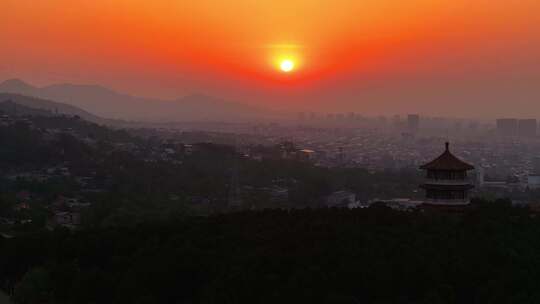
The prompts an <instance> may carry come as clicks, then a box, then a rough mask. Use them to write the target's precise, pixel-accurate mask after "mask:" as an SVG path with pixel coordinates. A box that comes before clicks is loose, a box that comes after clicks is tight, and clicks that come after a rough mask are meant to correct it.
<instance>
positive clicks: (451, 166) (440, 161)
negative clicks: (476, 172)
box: [420, 142, 474, 171]
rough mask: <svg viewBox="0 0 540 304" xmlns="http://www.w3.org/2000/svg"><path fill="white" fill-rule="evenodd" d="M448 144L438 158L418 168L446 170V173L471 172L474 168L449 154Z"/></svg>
mask: <svg viewBox="0 0 540 304" xmlns="http://www.w3.org/2000/svg"><path fill="white" fill-rule="evenodd" d="M449 145H450V144H449V143H448V142H447V143H446V149H445V151H444V152H443V154H441V155H440V156H439V157H437V158H436V159H434V160H432V161H431V162H429V163H427V164H425V165H422V166H420V169H422V170H447V171H468V170H473V169H474V166H473V165H471V164H468V163H466V162H464V161H462V160H461V159H459V158H457V157H456V156H454V154H452V153H450V149H449Z"/></svg>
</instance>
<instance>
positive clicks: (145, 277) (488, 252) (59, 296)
mask: <svg viewBox="0 0 540 304" xmlns="http://www.w3.org/2000/svg"><path fill="white" fill-rule="evenodd" d="M473 204H474V206H475V207H474V208H471V209H468V211H467V212H465V213H463V214H459V215H455V214H454V215H443V214H428V213H426V212H411V213H404V212H396V211H392V210H390V209H387V208H385V207H382V206H379V205H377V204H375V205H374V206H372V207H370V208H367V209H356V210H342V209H319V210H311V209H304V210H291V211H285V210H267V211H260V212H240V213H233V214H228V215H216V216H210V217H188V218H182V219H181V218H179V219H174V220H170V221H166V222H155V223H152V224H149V223H147V224H144V225H140V226H137V227H135V228H108V229H99V230H81V231H77V232H70V231H67V230H62V229H58V230H55V231H53V232H44V233H36V234H29V235H25V236H21V237H17V238H13V239H9V240H8V239H3V240H1V243H0V274H1V278H0V282H2V287H3V288H4V290H7V291H14V296H13V299H14V300H15V301H16V302H17V303H537V302H538V301H539V300H540V290H539V289H538V288H537V283H538V282H539V281H540V264H539V263H538V262H537V261H538V256H540V239H539V238H538V235H539V234H540V221H539V220H538V219H537V218H535V216H534V215H532V214H531V213H529V211H528V210H526V209H520V208H512V207H510V204H509V203H508V202H505V201H498V202H483V201H475V202H473Z"/></svg>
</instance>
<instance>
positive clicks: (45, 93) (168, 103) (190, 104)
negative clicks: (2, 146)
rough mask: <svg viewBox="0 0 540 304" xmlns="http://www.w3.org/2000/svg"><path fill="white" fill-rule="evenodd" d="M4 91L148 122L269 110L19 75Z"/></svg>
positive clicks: (248, 116) (232, 117) (249, 116)
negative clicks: (41, 83) (40, 82)
mask: <svg viewBox="0 0 540 304" xmlns="http://www.w3.org/2000/svg"><path fill="white" fill-rule="evenodd" d="M0 92H6V93H15V94H21V95H27V96H32V97H37V98H42V99H50V100H55V101H59V102H62V103H65V104H69V105H72V106H75V107H78V108H81V109H84V110H85V111H88V112H91V113H94V114H96V115H99V116H101V117H106V118H114V119H124V120H138V121H143V122H144V121H145V122H177V121H238V120H244V121H245V120H255V119H260V118H263V117H268V116H269V115H270V114H269V112H267V111H265V110H262V109H259V108H256V107H252V106H248V105H245V104H241V103H236V102H230V101H226V100H222V99H220V98H215V97H211V96H207V95H201V94H195V95H189V96H185V97H183V98H180V99H177V100H162V99H154V98H143V97H137V96H131V95H128V94H123V93H118V92H116V91H113V90H111V89H108V88H105V87H102V86H98V85H77V84H55V85H50V86H45V87H35V86H32V85H30V84H28V83H25V82H24V81H22V80H19V79H11V80H6V81H4V82H3V83H0Z"/></svg>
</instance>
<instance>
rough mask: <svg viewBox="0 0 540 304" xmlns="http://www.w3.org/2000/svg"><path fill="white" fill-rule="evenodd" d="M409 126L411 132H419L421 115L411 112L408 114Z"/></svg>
mask: <svg viewBox="0 0 540 304" xmlns="http://www.w3.org/2000/svg"><path fill="white" fill-rule="evenodd" d="M407 127H408V128H409V132H417V131H418V129H419V127H420V115H418V114H409V115H408V116H407Z"/></svg>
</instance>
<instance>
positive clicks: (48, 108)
mask: <svg viewBox="0 0 540 304" xmlns="http://www.w3.org/2000/svg"><path fill="white" fill-rule="evenodd" d="M6 102H7V103H8V105H9V104H16V105H18V106H19V109H20V110H23V109H32V110H33V111H32V113H28V114H29V115H50V114H54V113H58V114H65V115H71V116H74V115H76V116H79V117H81V118H82V119H84V120H87V121H91V122H94V123H99V124H114V122H115V121H113V120H108V119H103V118H101V117H98V116H96V115H94V114H91V113H89V112H87V111H84V110H82V109H80V108H77V107H74V106H71V105H68V104H65V103H60V102H55V101H51V100H46V99H41V98H35V97H28V96H24V95H19V94H10V93H0V103H4V104H5V103H6ZM2 108H3V107H2ZM2 108H0V110H2ZM4 110H5V111H7V112H9V113H11V112H12V111H15V108H14V107H6V108H5V109H4ZM37 112H40V113H37ZM22 113H24V112H22ZM22 113H21V112H19V115H21V114H22ZM46 113H48V114H46ZM11 114H14V113H11Z"/></svg>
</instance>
